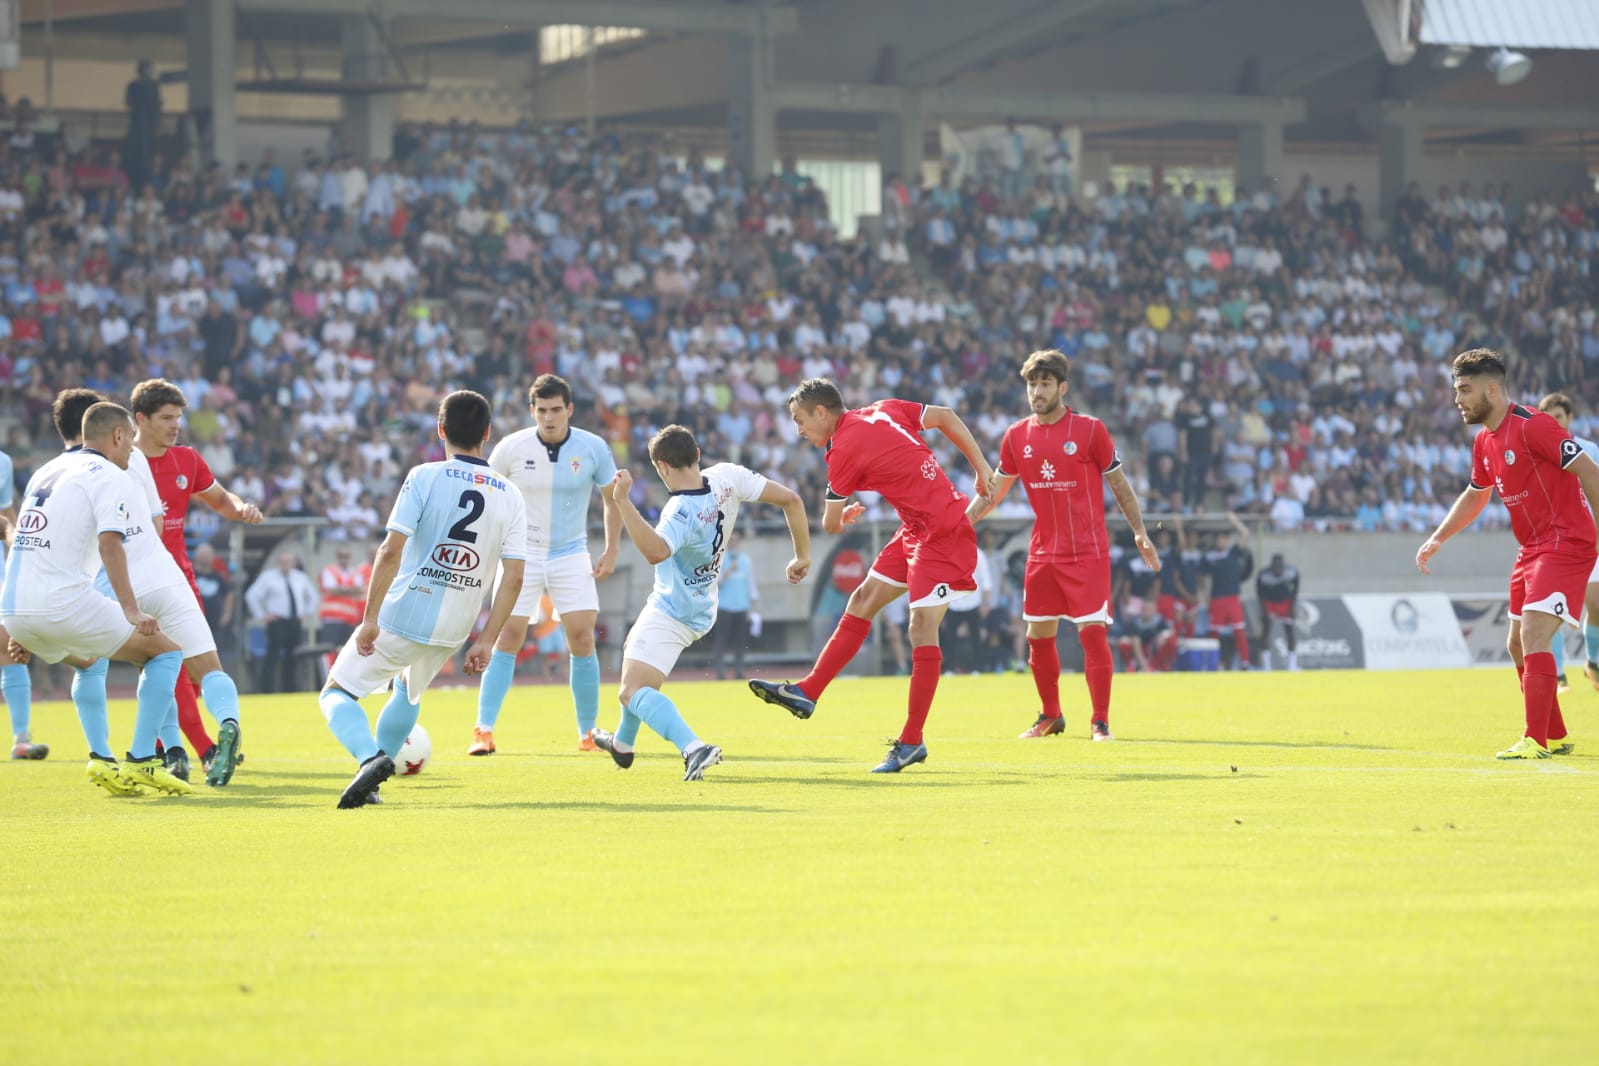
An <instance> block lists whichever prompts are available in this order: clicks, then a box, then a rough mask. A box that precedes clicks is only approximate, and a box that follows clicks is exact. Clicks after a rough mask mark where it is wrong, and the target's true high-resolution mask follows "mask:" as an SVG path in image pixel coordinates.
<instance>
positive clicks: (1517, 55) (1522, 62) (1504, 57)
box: [1488, 48, 1532, 85]
mask: <svg viewBox="0 0 1599 1066" xmlns="http://www.w3.org/2000/svg"><path fill="white" fill-rule="evenodd" d="M1488 72H1489V73H1490V74H1492V75H1493V76H1494V81H1496V82H1498V83H1499V84H1500V85H1514V84H1516V83H1517V82H1519V81H1521V80H1523V79H1524V78H1526V76H1527V75H1528V74H1531V73H1532V60H1531V59H1528V58H1527V56H1526V55H1524V54H1523V53H1521V52H1512V51H1511V50H1510V49H1508V48H1500V49H1499V50H1498V51H1496V52H1494V54H1493V55H1491V56H1489V57H1488Z"/></svg>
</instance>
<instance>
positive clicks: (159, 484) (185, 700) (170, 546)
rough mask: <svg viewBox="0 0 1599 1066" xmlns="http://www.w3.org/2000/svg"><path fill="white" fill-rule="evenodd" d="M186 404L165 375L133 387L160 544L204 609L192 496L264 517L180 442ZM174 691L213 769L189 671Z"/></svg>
mask: <svg viewBox="0 0 1599 1066" xmlns="http://www.w3.org/2000/svg"><path fill="white" fill-rule="evenodd" d="M186 406H188V401H187V400H185V399H184V397H183V393H182V392H181V391H180V390H179V389H178V387H177V386H176V385H174V384H172V383H171V382H170V381H163V380H162V379H161V378H151V379H150V380H149V381H141V382H140V383H139V384H137V385H135V386H134V388H133V396H132V397H131V402H130V403H129V407H130V408H131V409H132V411H133V418H134V421H135V422H137V423H138V426H139V435H138V438H137V440H136V443H137V444H138V446H139V450H140V451H141V452H143V453H144V454H145V457H146V458H147V459H149V460H150V473H151V474H153V475H154V476H155V486H156V490H157V491H158V492H159V493H160V494H161V502H162V504H163V505H164V506H165V508H166V515H165V525H164V526H163V527H162V530H161V540H162V543H164V544H165V545H166V548H167V552H168V553H169V554H171V556H172V558H173V559H174V560H176V561H177V564H178V566H180V567H182V568H183V573H184V575H185V576H186V577H188V579H189V587H190V588H191V589H193V590H194V598H195V600H197V601H198V602H199V603H200V606H201V608H202V609H204V607H205V600H204V599H203V598H202V597H201V595H200V587H199V585H197V584H196V583H195V580H194V564H193V563H192V562H190V561H189V546H188V544H187V542H185V540H184V539H183V524H184V520H185V519H186V518H187V517H188V514H189V500H190V498H191V497H193V498H196V499H199V500H200V501H201V502H202V503H204V504H205V505H206V506H207V507H209V508H211V510H213V511H215V512H216V513H217V514H219V515H221V516H222V517H223V518H226V519H228V520H229V521H232V522H245V523H247V524H250V525H254V524H255V523H257V522H259V521H261V510H260V508H258V507H256V506H255V505H254V504H251V503H245V502H244V501H243V500H241V499H240V498H239V497H237V496H235V495H234V494H233V493H231V492H229V491H228V490H227V489H225V488H223V487H222V485H221V484H220V483H219V482H218V481H217V479H216V478H214V477H212V476H211V468H210V467H208V466H206V463H205V460H204V459H202V458H200V453H199V452H197V451H195V450H194V449H193V448H186V447H183V446H182V445H180V444H178V431H179V430H180V429H182V427H183V409H184V408H185V407H186ZM175 695H176V696H177V701H178V725H179V726H180V727H181V728H182V729H183V735H184V737H185V738H186V739H187V740H188V741H189V743H190V744H191V745H193V747H194V750H195V752H196V753H197V754H199V756H200V762H201V764H202V765H203V766H205V768H206V770H207V771H209V770H210V768H211V755H212V749H214V748H215V747H216V742H215V741H213V740H212V739H211V735H210V734H209V733H207V732H206V728H205V723H204V722H203V721H201V719H200V704H199V700H198V692H197V690H196V689H195V686H194V682H192V681H190V680H189V675H188V673H187V672H182V671H180V672H179V674H178V684H177V689H176V691H175Z"/></svg>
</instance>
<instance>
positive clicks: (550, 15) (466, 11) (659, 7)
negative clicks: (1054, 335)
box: [239, 0, 799, 36]
mask: <svg viewBox="0 0 1599 1066" xmlns="http://www.w3.org/2000/svg"><path fill="white" fill-rule="evenodd" d="M369 6H370V5H369V3H368V0H239V7H240V8H241V9H243V10H244V11H248V12H257V13H263V14H319V15H362V16H364V15H366V14H367V13H368V11H369ZM378 13H379V14H381V15H382V16H383V17H385V18H405V19H432V20H438V21H444V22H452V23H461V22H493V23H498V24H500V25H510V26H514V27H528V26H555V25H575V26H630V27H636V28H638V29H642V30H660V31H666V32H673V33H705V34H740V35H752V36H753V35H756V34H759V33H761V32H762V30H763V28H764V30H766V31H767V32H770V33H773V34H781V33H793V32H795V31H796V30H798V29H799V14H798V13H797V12H796V11H795V10H794V8H792V7H771V8H765V9H763V8H760V7H753V6H735V5H732V4H718V3H678V4H661V3H648V2H644V0H457V2H455V3H451V4H449V5H447V6H443V7H441V6H440V4H439V3H438V2H437V0H384V2H383V4H382V5H381V7H380V8H379V9H378Z"/></svg>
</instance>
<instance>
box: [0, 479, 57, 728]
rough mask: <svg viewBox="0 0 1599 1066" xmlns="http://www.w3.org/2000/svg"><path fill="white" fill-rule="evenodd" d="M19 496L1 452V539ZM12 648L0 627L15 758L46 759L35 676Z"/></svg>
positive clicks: (0, 665) (0, 662)
mask: <svg viewBox="0 0 1599 1066" xmlns="http://www.w3.org/2000/svg"><path fill="white" fill-rule="evenodd" d="M15 494H16V473H15V471H14V469H13V467H12V465H11V456H9V455H7V454H6V453H5V452H0V536H4V537H5V538H6V540H8V541H9V540H10V538H11V532H10V531H11V530H12V529H14V528H15V527H16V524H17V507H16V502H15V500H14V499H13V497H14V496H15ZM3 559H4V556H3V555H0V569H3V568H4V562H3ZM0 595H3V593H0ZM10 644H11V637H10V635H9V634H8V633H6V631H5V629H4V627H0V692H4V694H5V699H6V710H7V711H8V712H10V714H11V757H12V758H13V759H42V758H44V757H45V756H47V755H49V754H50V746H49V745H48V744H35V743H34V742H33V732H32V726H33V676H32V675H31V674H29V673H28V660H27V658H26V657H24V656H18V655H13V654H11V648H10Z"/></svg>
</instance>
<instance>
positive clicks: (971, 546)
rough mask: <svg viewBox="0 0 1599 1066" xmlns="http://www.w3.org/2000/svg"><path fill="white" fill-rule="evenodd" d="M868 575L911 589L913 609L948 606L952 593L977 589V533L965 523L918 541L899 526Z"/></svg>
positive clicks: (873, 562) (879, 553)
mask: <svg viewBox="0 0 1599 1066" xmlns="http://www.w3.org/2000/svg"><path fill="white" fill-rule="evenodd" d="M867 576H868V577H875V578H877V579H878V580H880V581H886V582H887V583H888V584H890V585H898V586H899V587H900V588H902V589H909V590H910V605H911V606H912V607H934V606H937V605H938V604H940V603H948V602H949V597H950V594H951V593H953V592H971V591H973V590H975V589H976V588H977V531H976V530H975V529H973V528H972V524H971V523H970V522H962V523H961V524H960V525H959V526H957V527H956V528H955V529H953V530H950V531H949V532H943V533H935V534H933V535H932V536H930V537H928V538H927V539H926V540H919V539H917V538H916V537H914V536H912V535H911V534H910V533H907V532H906V531H905V527H904V526H900V527H899V531H898V532H897V533H895V534H894V538H893V539H892V540H890V541H889V542H888V543H887V544H885V545H883V550H882V551H880V552H878V553H877V558H876V559H873V560H872V569H871V572H870V573H869V574H867Z"/></svg>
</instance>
